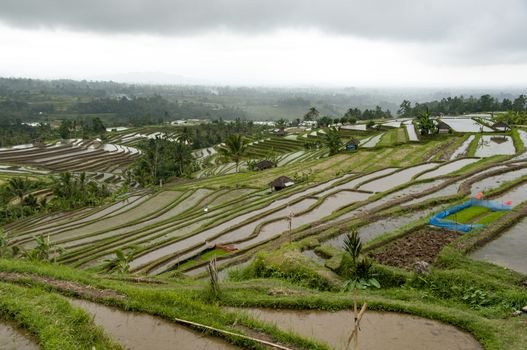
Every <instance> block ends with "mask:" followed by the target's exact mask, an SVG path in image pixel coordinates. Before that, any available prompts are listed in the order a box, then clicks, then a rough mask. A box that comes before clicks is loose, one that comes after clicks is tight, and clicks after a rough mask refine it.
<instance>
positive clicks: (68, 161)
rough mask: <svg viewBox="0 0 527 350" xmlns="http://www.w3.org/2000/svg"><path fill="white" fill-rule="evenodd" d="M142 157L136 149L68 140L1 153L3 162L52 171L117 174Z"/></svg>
mask: <svg viewBox="0 0 527 350" xmlns="http://www.w3.org/2000/svg"><path fill="white" fill-rule="evenodd" d="M138 156H139V151H138V150H137V149H135V148H133V147H126V146H121V145H114V144H100V143H94V142H92V141H83V140H68V141H67V142H66V143H64V144H57V145H52V146H46V147H42V148H40V147H25V148H22V149H14V150H3V151H0V163H4V164H13V165H21V164H23V165H26V166H29V167H38V168H43V169H48V170H52V171H70V172H76V171H79V172H80V171H91V172H108V173H112V172H116V171H120V170H121V169H122V168H124V167H126V166H127V165H128V164H130V163H131V162H133V161H134V160H135V159H137V157H138Z"/></svg>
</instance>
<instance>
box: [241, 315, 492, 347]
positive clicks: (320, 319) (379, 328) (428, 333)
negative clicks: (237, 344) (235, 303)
mask: <svg viewBox="0 0 527 350" xmlns="http://www.w3.org/2000/svg"><path fill="white" fill-rule="evenodd" d="M244 311H245V312H248V313H249V314H250V315H252V316H255V317H257V318H258V319H261V320H264V321H267V322H270V323H273V324H275V325H277V326H278V327H280V328H283V329H288V330H291V331H294V332H296V333H298V334H301V335H303V336H305V337H309V338H314V339H317V340H320V341H322V342H323V343H324V344H328V345H329V346H331V348H332V349H338V350H344V349H347V348H348V344H347V343H348V338H349V334H350V323H352V320H353V313H352V312H351V310H341V311H337V312H327V311H294V310H267V309H246V310H244ZM360 345H361V347H362V348H364V349H371V350H377V349H378V350H383V349H409V350H421V349H429V350H443V349H466V350H481V349H482V347H481V345H480V344H479V343H478V342H477V341H476V340H475V339H474V337H472V336H471V335H470V334H468V333H465V332H462V331H460V330H459V329H456V328H455V327H452V326H449V325H445V324H441V323H439V322H436V321H431V320H426V321H424V320H423V319H421V318H419V317H415V316H409V315H404V314H397V313H389V312H368V313H366V314H365V317H364V321H362V322H361V335H360Z"/></svg>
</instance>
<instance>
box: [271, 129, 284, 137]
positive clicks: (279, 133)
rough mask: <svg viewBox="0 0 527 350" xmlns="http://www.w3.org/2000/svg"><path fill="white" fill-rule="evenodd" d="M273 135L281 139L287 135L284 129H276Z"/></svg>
mask: <svg viewBox="0 0 527 350" xmlns="http://www.w3.org/2000/svg"><path fill="white" fill-rule="evenodd" d="M274 134H275V135H276V136H281V137H283V136H286V135H287V131H285V130H284V129H276V130H275V131H274Z"/></svg>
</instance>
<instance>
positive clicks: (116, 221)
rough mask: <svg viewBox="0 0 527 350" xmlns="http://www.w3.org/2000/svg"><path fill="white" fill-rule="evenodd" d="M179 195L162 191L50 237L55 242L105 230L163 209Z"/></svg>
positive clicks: (178, 193)
mask: <svg viewBox="0 0 527 350" xmlns="http://www.w3.org/2000/svg"><path fill="white" fill-rule="evenodd" d="M180 196H181V192H177V191H164V192H161V193H159V194H158V195H156V196H155V197H152V198H151V199H150V200H148V201H146V202H143V203H142V204H141V205H139V206H136V207H134V208H132V209H130V210H129V211H126V212H123V213H122V214H120V215H116V216H112V217H110V218H105V219H103V220H98V221H95V222H93V223H90V224H88V225H86V226H83V227H78V228H76V229H71V230H68V231H64V232H61V233H58V234H56V235H53V236H52V237H51V238H52V240H53V241H54V242H57V241H60V240H63V239H68V238H72V237H76V236H81V235H86V234H90V233H95V232H99V231H103V230H105V231H107V230H109V229H111V228H112V227H117V226H119V225H124V224H127V223H129V222H130V221H133V220H137V219H140V218H141V217H145V216H147V215H152V214H154V213H156V212H158V211H160V210H163V209H164V208H166V207H167V206H168V205H170V203H172V202H174V201H176V200H177V199H178V198H179V197H180Z"/></svg>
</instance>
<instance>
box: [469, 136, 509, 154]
mask: <svg viewBox="0 0 527 350" xmlns="http://www.w3.org/2000/svg"><path fill="white" fill-rule="evenodd" d="M515 153H516V149H515V148H514V143H513V142H512V137H510V136H490V135H483V136H481V138H480V140H479V143H478V148H477V150H476V154H475V155H476V157H491V156H495V155H499V154H505V155H512V154H515Z"/></svg>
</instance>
